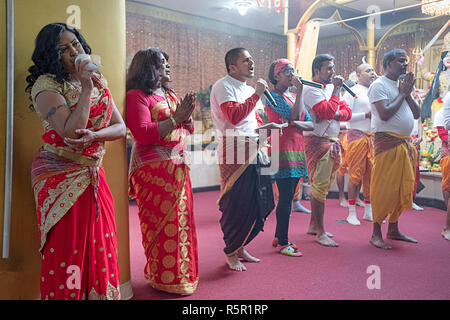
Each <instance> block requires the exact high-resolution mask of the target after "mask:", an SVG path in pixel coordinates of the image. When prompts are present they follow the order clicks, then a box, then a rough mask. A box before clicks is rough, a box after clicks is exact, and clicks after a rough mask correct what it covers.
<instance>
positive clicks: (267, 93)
mask: <svg viewBox="0 0 450 320" xmlns="http://www.w3.org/2000/svg"><path fill="white" fill-rule="evenodd" d="M264 95H265V96H266V98H267V100H269V102H270V104H271V105H272V106H273V107H275V108H278V106H277V104H276V103H275V99H274V98H273V97H272V95H271V94H270V92H269V90H267V89H264Z"/></svg>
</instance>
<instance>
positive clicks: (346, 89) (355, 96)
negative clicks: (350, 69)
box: [342, 82, 358, 99]
mask: <svg viewBox="0 0 450 320" xmlns="http://www.w3.org/2000/svg"><path fill="white" fill-rule="evenodd" d="M342 88H344V89H345V91H347V92H348V93H350V94H351V96H352V97H353V98H355V99H358V96H357V95H356V94H355V93H354V92H353V91H352V89H350V87H349V86H348V85H346V84H345V82H342Z"/></svg>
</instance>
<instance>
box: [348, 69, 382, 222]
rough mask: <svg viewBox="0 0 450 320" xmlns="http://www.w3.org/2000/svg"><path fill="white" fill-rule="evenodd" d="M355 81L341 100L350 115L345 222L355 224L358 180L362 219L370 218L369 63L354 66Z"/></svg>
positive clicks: (374, 77) (370, 72)
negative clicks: (346, 215) (362, 206)
mask: <svg viewBox="0 0 450 320" xmlns="http://www.w3.org/2000/svg"><path fill="white" fill-rule="evenodd" d="M356 76H357V78H358V83H357V84H356V85H354V86H353V87H352V91H353V92H354V93H355V94H356V97H353V96H352V95H351V94H349V93H348V92H346V93H345V94H344V97H343V98H344V100H345V101H346V102H347V103H348V106H349V107H350V109H352V118H351V119H350V120H349V121H348V123H347V128H348V131H347V150H346V155H345V156H346V162H347V166H348V177H349V184H348V204H349V207H348V217H347V219H346V220H347V222H348V223H349V224H351V225H355V226H359V225H360V224H361V223H360V221H359V220H358V216H357V214H356V200H357V199H358V195H359V185H360V183H362V189H363V195H364V217H363V219H364V220H368V221H372V207H371V204H370V176H371V174H372V167H373V144H372V138H371V136H372V133H371V129H370V117H371V111H370V102H369V97H368V96H367V91H368V90H369V87H370V85H371V84H372V82H373V81H374V80H375V79H376V74H375V70H374V69H373V68H372V66H371V65H370V64H361V65H359V66H358V67H357V68H356Z"/></svg>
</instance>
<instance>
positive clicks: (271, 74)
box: [269, 59, 280, 85]
mask: <svg viewBox="0 0 450 320" xmlns="http://www.w3.org/2000/svg"><path fill="white" fill-rule="evenodd" d="M278 61H280V59H278V60H275V61H274V62H272V64H271V65H270V67H269V81H270V82H271V83H272V84H273V85H276V84H277V83H278V81H277V80H275V67H276V66H277V63H278Z"/></svg>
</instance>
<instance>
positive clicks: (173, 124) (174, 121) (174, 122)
mask: <svg viewBox="0 0 450 320" xmlns="http://www.w3.org/2000/svg"><path fill="white" fill-rule="evenodd" d="M169 119H170V121H172V126H173V127H174V128H176V127H177V126H178V124H177V122H176V120H175V119H174V117H173V116H172V115H170V116H169Z"/></svg>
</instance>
